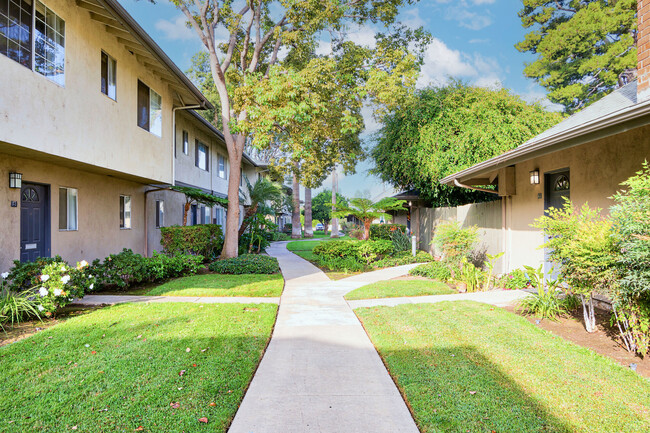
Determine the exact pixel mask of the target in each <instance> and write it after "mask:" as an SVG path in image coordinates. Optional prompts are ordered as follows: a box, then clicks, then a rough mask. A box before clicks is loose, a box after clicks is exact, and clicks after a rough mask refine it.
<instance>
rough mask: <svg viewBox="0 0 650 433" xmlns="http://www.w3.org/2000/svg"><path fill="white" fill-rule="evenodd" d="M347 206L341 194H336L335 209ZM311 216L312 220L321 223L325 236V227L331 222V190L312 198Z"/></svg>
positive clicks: (346, 201)
mask: <svg viewBox="0 0 650 433" xmlns="http://www.w3.org/2000/svg"><path fill="white" fill-rule="evenodd" d="M347 206H348V200H347V199H346V198H345V197H344V196H343V195H342V194H336V208H337V209H338V208H343V207H347ZM311 214H312V217H313V219H315V220H316V221H320V222H321V223H323V227H324V229H323V230H324V231H325V234H327V227H328V226H329V223H330V221H331V220H332V190H329V189H326V190H323V191H321V192H319V193H318V194H317V195H316V197H314V198H313V200H312V211H311Z"/></svg>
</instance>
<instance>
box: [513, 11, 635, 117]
mask: <svg viewBox="0 0 650 433" xmlns="http://www.w3.org/2000/svg"><path fill="white" fill-rule="evenodd" d="M523 3H524V8H523V9H522V10H521V11H520V12H519V16H520V17H521V22H522V25H523V26H524V28H526V29H530V31H529V32H528V33H527V34H526V38H525V39H524V40H523V41H521V42H519V43H518V44H517V45H515V46H516V48H517V49H518V50H519V51H521V52H529V53H532V54H534V55H536V56H537V58H536V59H535V61H533V62H531V63H529V64H528V65H527V66H526V68H525V69H524V74H525V75H526V76H527V77H529V78H534V79H535V80H536V81H537V82H538V83H539V84H540V85H542V86H543V87H545V88H546V89H547V90H548V91H549V92H548V99H550V100H551V101H552V102H556V103H559V104H562V105H564V108H565V110H566V111H567V112H569V113H572V112H574V111H576V110H579V109H580V108H582V107H584V106H586V105H589V104H591V103H592V102H594V101H597V100H598V99H600V98H602V97H603V96H604V95H606V94H607V93H609V92H611V91H612V90H614V89H615V88H616V86H617V85H619V83H622V82H624V81H623V80H621V79H620V76H621V74H624V73H629V72H631V71H633V70H634V69H635V68H636V66H637V58H636V53H637V49H636V28H637V18H636V11H637V2H636V0H580V1H576V0H524V2H523ZM629 78H631V75H630V76H628V79H629ZM630 81H631V80H630Z"/></svg>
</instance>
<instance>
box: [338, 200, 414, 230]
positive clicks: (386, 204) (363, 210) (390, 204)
mask: <svg viewBox="0 0 650 433" xmlns="http://www.w3.org/2000/svg"><path fill="white" fill-rule="evenodd" d="M405 203H406V201H405V200H397V199H396V198H392V197H386V198H384V199H381V200H379V201H377V202H374V203H373V201H372V200H369V199H367V198H353V199H350V203H349V205H348V206H344V207H341V208H340V209H337V210H336V211H335V212H334V215H335V216H336V217H339V218H344V217H346V216H348V215H352V216H353V217H355V218H357V219H359V220H361V222H363V239H364V240H368V239H369V238H370V225H371V224H372V222H373V220H375V219H377V218H381V217H382V216H386V217H389V216H390V215H388V214H387V212H388V211H391V210H399V209H402V208H403V207H404V204H405ZM339 206H340V205H339Z"/></svg>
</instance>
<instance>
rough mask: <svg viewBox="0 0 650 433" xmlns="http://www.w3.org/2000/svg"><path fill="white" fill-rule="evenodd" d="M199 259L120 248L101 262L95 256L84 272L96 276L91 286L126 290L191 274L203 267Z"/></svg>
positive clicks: (191, 256)
mask: <svg viewBox="0 0 650 433" xmlns="http://www.w3.org/2000/svg"><path fill="white" fill-rule="evenodd" d="M202 263H203V256H193V255H185V254H178V255H175V256H167V255H164V254H158V253H156V252H154V254H153V256H152V257H143V256H141V255H140V254H136V253H134V252H133V251H132V250H130V249H128V248H124V249H123V250H122V252H121V253H118V254H111V255H109V256H108V257H106V258H105V259H104V261H103V262H102V261H101V260H99V259H96V260H95V261H93V263H92V265H91V266H90V268H89V269H88V271H87V272H88V273H90V274H91V275H94V276H95V277H96V284H95V289H97V288H100V287H101V288H109V287H110V288H115V289H118V290H126V289H128V288H129V287H132V286H134V285H137V284H142V283H151V282H154V281H160V280H164V279H167V278H174V277H179V276H181V275H187V274H195V273H196V272H197V271H198V270H199V269H200V268H202V267H203V266H202Z"/></svg>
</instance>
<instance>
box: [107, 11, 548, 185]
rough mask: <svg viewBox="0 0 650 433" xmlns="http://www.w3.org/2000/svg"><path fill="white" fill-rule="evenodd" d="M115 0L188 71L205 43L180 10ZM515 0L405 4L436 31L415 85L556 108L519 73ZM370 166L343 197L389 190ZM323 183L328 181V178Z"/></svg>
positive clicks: (367, 33) (364, 39) (344, 180)
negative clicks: (464, 87)
mask: <svg viewBox="0 0 650 433" xmlns="http://www.w3.org/2000/svg"><path fill="white" fill-rule="evenodd" d="M119 1H120V3H121V4H122V5H123V6H124V7H125V8H126V9H127V11H128V12H129V13H130V14H131V15H132V16H133V17H134V18H135V19H136V21H138V23H139V24H140V25H141V26H142V27H143V28H144V29H145V31H146V32H147V33H149V35H150V36H151V37H152V38H153V39H154V40H155V41H156V43H158V45H160V47H161V48H162V49H163V50H164V51H165V52H166V53H167V55H168V56H169V57H170V58H171V59H172V60H173V61H174V62H175V63H176V64H177V65H178V67H179V68H180V69H181V70H183V71H187V69H188V68H189V67H190V65H191V59H192V56H193V55H194V54H195V53H196V52H198V51H199V50H202V49H203V45H202V43H201V42H200V41H199V39H198V36H197V35H196V34H195V33H194V31H193V30H192V29H189V28H187V27H186V25H185V18H184V16H183V15H182V13H181V12H180V11H179V10H178V9H176V7H175V6H174V5H173V4H172V3H171V2H169V1H167V0H158V1H157V2H156V4H152V3H150V2H149V1H146V0H139V1H136V0H119ZM521 7H522V3H521V0H420V1H419V2H418V3H415V4H414V5H412V6H409V7H406V8H404V9H403V11H402V13H401V14H400V17H399V20H400V21H401V23H402V24H405V25H408V26H410V27H414V28H415V27H420V26H423V27H424V28H425V29H426V30H428V31H429V32H430V33H431V35H432V36H433V38H434V39H433V40H432V42H431V43H430V44H429V46H428V47H427V49H426V53H425V60H424V66H423V67H422V72H421V75H420V78H419V80H418V86H419V87H425V86H427V85H429V84H435V85H443V84H445V83H446V82H447V81H448V80H449V77H454V78H457V79H462V80H464V81H467V82H469V83H470V84H475V85H479V86H486V87H492V86H499V87H505V88H509V89H511V90H512V91H513V92H514V93H517V94H519V95H521V97H522V98H524V99H525V100H527V101H530V102H533V101H541V102H542V103H543V104H544V105H546V106H547V107H548V108H549V109H557V106H553V105H552V104H550V103H549V102H548V100H547V99H546V98H545V96H546V92H545V91H544V89H543V88H542V87H540V86H539V85H537V84H536V83H535V82H534V81H532V80H530V79H528V78H526V77H525V76H524V74H523V69H524V67H525V63H526V62H530V61H532V60H534V57H533V56H532V55H530V54H525V53H520V52H519V51H517V50H516V49H515V47H514V45H515V44H516V43H517V42H519V41H521V40H523V38H524V36H525V34H526V29H524V28H523V27H522V26H521V21H520V19H519V17H518V16H517V13H518V12H519V10H520V9H521ZM378 30H381V29H380V28H372V27H363V28H359V29H354V30H353V32H354V40H355V41H357V42H361V43H367V44H372V42H373V35H374V32H375V31H378ZM327 49H328V45H327V43H326V42H325V41H324V42H322V43H321V45H320V47H319V50H320V51H321V52H327ZM370 113H371V110H370V109H368V110H366V112H365V113H364V120H365V123H366V130H365V131H364V134H363V135H362V138H363V139H364V143H365V146H366V147H371V146H372V145H373V143H372V140H371V136H372V133H373V132H376V131H377V129H378V127H379V125H378V124H377V123H376V122H375V121H374V120H373V119H372V117H371V115H370ZM371 167H372V162H371V161H364V162H362V163H360V164H359V165H358V166H357V173H356V174H354V175H347V176H345V175H343V174H342V173H341V174H339V191H340V192H341V193H342V194H344V195H345V196H347V197H360V196H364V197H367V198H378V197H381V196H385V195H391V194H392V193H394V191H393V189H392V188H391V187H390V186H389V185H386V184H383V183H382V182H381V181H380V180H379V179H378V178H376V177H374V176H372V175H369V174H368V170H369V169H370V168H371ZM323 187H324V188H330V187H331V178H330V177H328V178H327V179H326V180H325V182H324V184H323Z"/></svg>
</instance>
